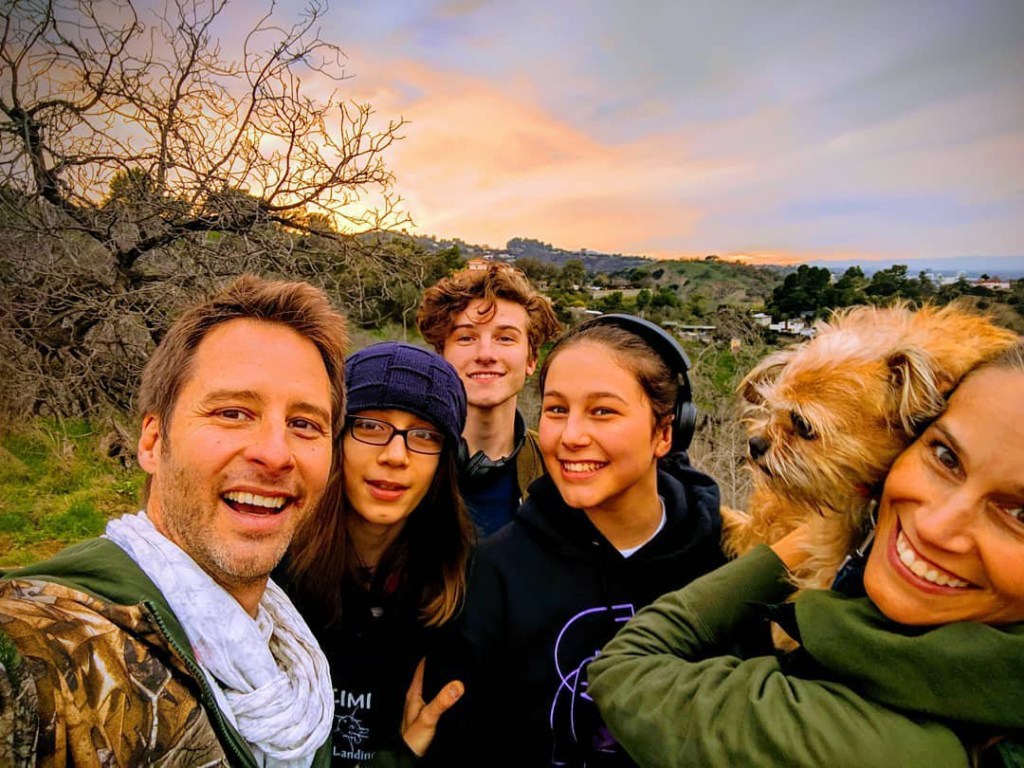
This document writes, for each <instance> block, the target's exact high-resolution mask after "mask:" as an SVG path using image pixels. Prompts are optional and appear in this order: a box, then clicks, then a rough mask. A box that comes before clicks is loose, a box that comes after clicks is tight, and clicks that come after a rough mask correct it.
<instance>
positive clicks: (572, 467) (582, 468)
mask: <svg viewBox="0 0 1024 768" xmlns="http://www.w3.org/2000/svg"><path fill="white" fill-rule="evenodd" d="M562 466H563V467H565V471H566V472H596V471H597V470H599V469H600V468H601V467H603V466H604V464H602V463H601V462H597V461H563V462H562Z"/></svg>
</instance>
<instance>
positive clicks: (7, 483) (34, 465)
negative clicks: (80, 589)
mask: <svg viewBox="0 0 1024 768" xmlns="http://www.w3.org/2000/svg"><path fill="white" fill-rule="evenodd" d="M102 437H103V435H101V434H98V433H97V431H96V430H95V429H94V428H93V427H92V426H91V425H90V424H89V423H88V422H86V421H81V420H78V421H63V422H60V423H57V422H52V421H46V420H42V419H40V420H36V421H33V422H30V423H28V424H26V425H21V426H17V427H12V428H9V429H6V430H4V431H3V432H2V433H0V568H3V567H11V566H18V565H26V564H28V563H31V562H34V561H36V560H39V559H42V558H44V557H47V556H49V555H51V554H53V553H55V552H57V551H59V550H60V549H62V548H63V547H65V546H67V545H68V544H73V543H74V542H76V541H80V540H82V539H86V538H89V537H91V536H96V535H97V534H99V533H102V532H103V527H104V525H105V524H106V521H107V520H108V519H109V518H110V517H114V516H117V515H121V514H124V513H126V512H132V511H134V510H135V509H137V508H138V498H139V490H140V488H141V487H142V482H143V474H142V472H141V471H139V470H138V469H136V468H126V467H124V466H123V465H122V464H121V463H120V462H118V461H117V460H115V459H111V458H109V457H108V456H106V455H105V453H104V452H103V451H102V449H101V445H102Z"/></svg>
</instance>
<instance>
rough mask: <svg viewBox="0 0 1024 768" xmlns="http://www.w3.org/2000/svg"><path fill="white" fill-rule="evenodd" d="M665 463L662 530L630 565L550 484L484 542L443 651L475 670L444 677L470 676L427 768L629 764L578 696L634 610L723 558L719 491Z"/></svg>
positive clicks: (539, 484)
mask: <svg viewBox="0 0 1024 768" xmlns="http://www.w3.org/2000/svg"><path fill="white" fill-rule="evenodd" d="M669 461H672V462H673V466H672V467H671V474H669V472H666V471H659V473H658V493H659V495H660V496H661V497H662V498H663V499H664V500H665V512H666V522H665V526H664V527H663V528H662V530H661V531H659V533H658V534H657V536H655V537H654V539H652V540H651V541H649V542H648V543H647V544H645V545H644V546H643V547H642V548H641V549H640V550H638V551H637V552H635V553H634V554H633V555H632V556H631V557H629V558H624V557H623V556H622V555H621V554H620V553H619V552H618V550H616V549H615V548H614V547H613V546H612V545H611V544H610V543H609V542H608V540H607V539H605V538H604V536H602V535H601V533H600V532H599V531H598V530H597V529H596V528H595V527H594V526H593V524H592V523H591V522H590V520H589V519H588V518H587V516H586V515H585V514H584V513H583V512H582V511H581V510H578V509H572V508H570V507H568V506H566V504H565V503H564V502H563V501H562V498H561V496H560V495H559V493H558V490H557V488H556V487H555V485H554V483H553V482H552V480H551V479H550V478H548V477H543V478H540V479H539V480H537V481H535V482H534V483H533V484H532V485H531V486H530V495H529V498H528V499H527V501H526V502H524V504H523V506H522V507H521V508H520V510H519V512H518V513H517V515H516V517H515V518H514V519H513V521H512V522H511V523H509V524H508V525H507V526H505V527H504V528H502V529H501V530H500V531H498V532H497V533H496V534H495V535H494V536H492V537H490V538H489V539H486V540H485V541H484V542H483V543H482V544H481V545H480V548H479V551H478V554H477V557H476V559H475V562H474V565H473V569H472V571H471V575H470V584H469V590H468V595H467V599H466V607H465V610H464V612H463V614H462V617H461V619H460V621H459V630H460V634H461V636H460V637H459V638H458V639H457V640H455V641H453V643H452V646H453V647H452V648H450V649H449V653H450V652H451V651H453V650H454V651H455V653H456V654H459V655H461V656H462V661H463V662H464V663H467V664H469V665H470V668H469V669H471V670H472V671H469V670H468V669H463V670H462V671H461V672H457V673H456V672H455V671H453V669H452V668H449V669H448V670H446V671H447V672H448V673H449V674H445V675H443V676H444V677H445V679H451V678H452V677H453V676H455V675H456V674H458V675H459V676H462V677H463V678H464V679H465V678H468V679H466V683H467V691H466V696H465V697H464V700H463V701H462V702H460V703H459V704H458V705H457V707H456V709H457V710H461V711H459V712H458V713H456V712H455V711H454V710H453V712H451V713H449V714H450V715H454V716H453V717H451V720H450V722H448V723H446V722H445V718H448V717H449V715H446V716H445V718H442V722H441V732H440V734H439V738H438V743H437V744H436V746H435V747H434V748H432V749H431V753H430V757H431V760H429V761H428V762H429V763H430V764H431V765H438V766H440V765H444V766H456V765H467V766H468V765H473V766H484V765H486V766H515V767H516V768H533V767H534V766H538V767H539V766H578V767H579V768H582V767H583V766H587V767H588V768H595V767H598V766H632V765H634V763H633V762H632V761H631V760H630V759H629V758H628V756H626V755H625V754H624V753H623V752H622V750H621V748H620V747H619V746H618V744H616V743H615V741H614V739H613V738H612V737H611V735H610V734H609V733H608V731H607V729H606V728H605V727H604V725H603V723H602V722H601V720H600V718H599V716H598V714H597V710H596V708H595V707H594V705H593V702H592V701H591V700H590V697H589V696H587V694H586V671H585V666H586V664H587V662H588V661H589V660H590V659H592V658H593V657H594V656H595V654H597V653H598V651H599V650H600V649H601V647H602V646H603V645H604V644H605V643H607V642H608V640H610V639H611V637H612V635H614V634H615V632H616V631H617V630H618V629H619V628H620V627H621V626H622V625H623V623H624V622H626V621H627V620H628V619H629V618H630V617H631V616H632V615H633V614H634V613H635V612H636V611H638V610H639V609H640V608H642V607H644V606H646V605H648V604H649V603H651V602H652V601H653V600H655V599H656V598H657V597H659V596H661V595H662V594H664V593H665V592H668V591H670V590H675V589H678V588H679V587H682V586H683V585H685V584H687V583H689V582H690V581H691V580H693V579H694V578H696V577H697V576H700V575H702V574H704V573H707V572H708V571H710V570H713V569H714V568H716V567H718V566H719V565H721V564H722V563H724V562H725V558H724V556H723V555H722V551H721V547H720V543H719V542H720V536H721V518H720V516H719V511H718V507H719V494H718V486H717V485H715V482H714V481H713V480H712V479H711V478H709V477H708V476H707V475H704V474H702V473H700V472H697V471H696V470H694V469H693V468H692V467H690V466H689V465H687V464H685V461H684V460H682V459H677V460H675V461H673V460H672V459H671V458H670V459H669ZM673 475H674V476H673ZM438 671H440V670H438Z"/></svg>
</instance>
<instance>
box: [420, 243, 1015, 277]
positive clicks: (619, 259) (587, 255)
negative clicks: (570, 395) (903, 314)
mask: <svg viewBox="0 0 1024 768" xmlns="http://www.w3.org/2000/svg"><path fill="white" fill-rule="evenodd" d="M414 239H415V240H416V241H417V242H419V243H420V245H422V246H423V247H424V248H426V249H427V250H430V251H435V250H441V249H443V248H450V247H452V246H453V245H457V246H458V247H459V250H460V251H461V252H462V255H463V257H465V258H467V259H471V258H474V257H478V256H483V257H490V258H496V259H502V260H504V261H515V260H516V259H523V258H530V259H536V260H538V261H540V262H543V263H545V264H554V265H555V266H558V267H562V266H564V265H565V263H566V262H567V261H570V260H571V259H579V260H580V261H582V262H583V266H584V267H585V268H586V269H587V271H588V272H590V273H591V274H599V273H612V272H619V271H621V270H624V269H633V268H642V267H650V268H651V269H655V268H657V265H658V264H666V263H672V264H703V263H706V262H719V263H722V264H728V263H733V262H729V261H727V260H725V259H721V260H719V259H718V258H717V257H715V256H709V257H707V258H706V259H652V258H650V257H648V256H637V255H626V254H621V253H601V252H599V251H592V250H586V249H584V250H576V251H570V250H566V249H565V248H556V247H555V246H553V245H551V244H550V243H545V242H542V241H540V240H534V239H532V238H529V237H514V238H512V239H511V240H509V241H508V243H507V245H506V246H505V248H492V247H491V246H487V245H474V244H473V243H467V242H465V241H463V240H460V239H458V238H455V239H454V240H439V239H437V238H434V237H429V236H426V237H416V238H414ZM806 263H807V264H810V265H811V266H815V267H825V268H826V269H828V270H830V271H832V272H845V271H846V270H847V269H849V268H850V267H860V268H861V269H862V270H863V271H864V274H865V275H868V276H871V275H873V274H874V273H875V272H878V271H879V270H881V269H888V268H890V267H891V266H892V265H893V264H906V265H907V270H908V272H909V273H910V274H911V275H915V276H916V275H917V274H918V273H919V272H922V271H929V272H935V273H937V274H942V275H956V274H957V273H959V272H963V273H964V275H965V276H967V277H974V278H976V277H980V276H981V275H983V274H987V275H991V276H992V277H1001V278H1003V279H1004V280H1016V279H1020V278H1024V256H951V257H945V258H919V259H889V260H878V261H872V260H868V259H861V260H857V259H836V260H825V259H815V260H811V261H808V262H806ZM797 266H798V265H796V264H786V265H781V264H763V265H760V266H759V268H762V267H763V268H766V269H768V270H770V271H772V272H775V273H778V272H782V273H786V272H789V271H791V270H793V269H796V267H797Z"/></svg>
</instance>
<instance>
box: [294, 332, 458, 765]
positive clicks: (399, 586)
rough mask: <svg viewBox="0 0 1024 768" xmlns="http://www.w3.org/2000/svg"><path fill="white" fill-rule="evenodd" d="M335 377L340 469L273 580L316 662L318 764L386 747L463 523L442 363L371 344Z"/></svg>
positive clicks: (452, 581) (454, 600)
mask: <svg viewBox="0 0 1024 768" xmlns="http://www.w3.org/2000/svg"><path fill="white" fill-rule="evenodd" d="M345 384H346V389H347V403H346V411H345V413H346V423H345V430H344V433H343V437H342V451H341V453H342V457H343V458H342V467H341V470H342V472H341V477H339V478H335V481H333V482H332V483H331V484H330V485H329V486H328V490H327V491H326V492H325V495H324V499H323V501H322V503H321V504H320V505H319V507H318V509H317V511H316V512H315V513H314V515H312V516H311V517H310V518H309V519H307V521H306V522H305V524H304V525H303V526H302V527H301V528H300V530H299V531H298V533H297V535H296V538H295V540H294V542H293V545H292V548H291V550H290V551H289V555H288V565H287V574H286V575H285V579H286V589H288V591H289V592H290V593H291V594H292V596H293V599H294V601H295V603H296V605H297V606H298V608H299V610H300V611H301V612H302V613H303V615H304V617H305V618H306V620H307V622H308V623H309V625H310V627H311V628H312V630H313V633H314V634H315V635H316V637H317V640H318V641H319V642H320V645H321V647H322V648H323V650H324V653H325V654H326V655H327V659H328V661H329V662H330V668H331V678H332V682H333V684H334V691H335V697H336V700H335V715H334V723H335V724H334V731H333V734H332V736H333V742H334V757H333V762H332V765H334V766H357V765H364V764H368V763H370V761H371V759H372V758H373V755H374V753H375V752H377V751H378V750H380V749H381V748H382V747H385V746H389V745H392V744H398V741H397V737H398V733H399V726H400V725H401V724H402V718H403V706H404V701H405V695H406V689H407V687H408V686H409V681H410V680H411V679H413V674H414V671H415V670H416V667H417V663H418V662H419V660H420V659H421V658H422V657H423V656H424V654H425V653H426V650H427V645H428V643H429V642H430V639H431V637H432V635H434V634H435V633H436V628H437V627H440V626H441V625H443V624H445V623H446V622H448V621H449V620H450V619H451V618H452V617H453V616H454V615H455V614H456V612H457V610H458V608H459V606H460V604H461V602H462V597H463V594H464V592H465V569H466V562H467V559H468V552H469V547H470V542H471V540H472V525H471V523H470V521H469V517H468V515H467V513H466V508H465V505H464V504H463V502H462V498H461V496H460V495H459V491H458V485H457V481H456V464H455V455H456V452H457V445H458V441H459V438H460V435H461V433H462V429H463V426H464V425H465V420H466V396H465V391H464V389H463V386H462V382H461V381H460V380H459V376H458V374H457V373H456V371H455V369H454V368H453V367H452V366H451V365H450V364H449V363H448V362H446V361H445V360H444V358H442V357H441V356H440V355H437V354H435V353H433V352H429V351H427V350H425V349H420V348H419V347H414V346H412V345H409V344H401V343H397V342H384V343H380V344H374V345H371V346H369V347H366V348H364V349H362V350H360V351H358V352H356V353H355V354H353V355H351V356H350V357H349V358H348V359H347V360H346V361H345ZM399 746H400V744H399ZM424 748H425V747H424Z"/></svg>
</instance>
